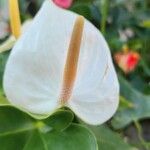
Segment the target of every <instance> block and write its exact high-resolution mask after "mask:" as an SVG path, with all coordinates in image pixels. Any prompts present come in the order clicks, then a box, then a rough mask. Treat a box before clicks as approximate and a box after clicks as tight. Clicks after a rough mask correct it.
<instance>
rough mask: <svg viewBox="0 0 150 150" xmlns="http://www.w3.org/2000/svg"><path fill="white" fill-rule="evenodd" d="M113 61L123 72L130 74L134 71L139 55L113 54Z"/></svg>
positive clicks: (130, 52)
mask: <svg viewBox="0 0 150 150" xmlns="http://www.w3.org/2000/svg"><path fill="white" fill-rule="evenodd" d="M114 58H115V61H116V63H117V64H118V66H119V67H120V68H121V69H122V70H123V71H124V72H125V73H130V72H132V71H134V70H135V68H136V66H137V64H138V62H139V60H140V55H139V54H138V53H137V52H133V51H129V52H118V53H117V54H115V57H114Z"/></svg>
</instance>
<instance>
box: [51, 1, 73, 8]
mask: <svg viewBox="0 0 150 150" xmlns="http://www.w3.org/2000/svg"><path fill="white" fill-rule="evenodd" d="M53 2H54V3H55V4H56V5H58V6H59V7H62V8H66V9H67V8H69V7H70V6H71V5H72V2H73V0H53Z"/></svg>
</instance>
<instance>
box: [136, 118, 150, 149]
mask: <svg viewBox="0 0 150 150" xmlns="http://www.w3.org/2000/svg"><path fill="white" fill-rule="evenodd" d="M134 124H135V127H136V129H137V133H138V138H139V140H140V142H141V144H142V145H143V147H144V148H145V150H149V146H148V144H147V142H146V141H145V140H144V138H143V137H142V127H141V125H140V123H139V122H138V121H134Z"/></svg>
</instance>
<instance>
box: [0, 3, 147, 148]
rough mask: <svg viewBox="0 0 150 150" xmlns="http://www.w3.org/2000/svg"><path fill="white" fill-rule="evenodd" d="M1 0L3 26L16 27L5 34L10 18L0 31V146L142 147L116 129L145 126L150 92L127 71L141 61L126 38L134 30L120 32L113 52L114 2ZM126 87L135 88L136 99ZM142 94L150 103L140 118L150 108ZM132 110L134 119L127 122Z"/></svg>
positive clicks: (145, 146) (129, 36) (0, 15)
mask: <svg viewBox="0 0 150 150" xmlns="http://www.w3.org/2000/svg"><path fill="white" fill-rule="evenodd" d="M0 5H1V6H3V7H1V6H0V8H3V9H1V11H0V25H1V21H3V22H5V24H7V26H10V27H9V29H8V28H7V34H4V32H5V30H4V23H3V32H0V33H2V34H0V35H2V36H0V145H1V146H0V147H1V148H0V149H1V150H120V149H122V150H136V148H137V147H136V146H135V145H131V144H129V143H127V142H126V141H125V140H124V139H123V138H122V136H120V135H119V134H117V133H115V132H114V131H113V130H112V129H120V128H123V127H126V126H127V125H129V124H130V123H131V122H134V123H135V125H136V127H138V129H139V126H140V125H139V124H138V122H137V120H138V119H140V118H144V117H149V106H150V105H149V102H148V101H147V100H148V99H149V97H147V96H145V95H142V94H141V93H139V92H138V91H136V90H134V89H132V86H131V85H130V84H129V83H128V82H127V81H126V79H125V78H124V77H123V74H124V75H125V76H128V75H129V74H130V73H133V72H134V71H135V70H136V67H137V66H138V64H139V61H140V60H141V56H140V54H139V53H138V52H134V48H129V47H130V45H129V44H127V43H123V41H122V40H124V39H125V40H126V41H127V40H128V39H129V38H132V37H133V36H134V35H135V33H133V31H132V30H131V29H126V30H125V31H123V29H120V30H118V33H119V36H120V41H122V43H123V44H122V45H121V46H122V52H116V53H115V54H114V53H112V51H111V50H110V48H109V46H108V43H109V45H110V46H112V42H111V41H110V38H108V36H107V32H106V30H107V28H106V27H107V23H108V22H109V21H110V20H111V19H110V20H109V15H108V14H109V9H108V8H109V6H110V3H109V1H108V0H101V1H99V0H86V1H82V0H81V1H79V0H76V1H73V0H44V1H41V0H38V1H36V2H34V1H33V2H29V1H25V0H20V1H19V0H8V1H7V2H6V1H3V0H0ZM35 6H36V7H37V8H36V7H35ZM31 8H32V10H31ZM4 10H9V13H8V14H7V13H2V12H4ZM32 12H36V13H32ZM4 14H5V17H4ZM6 14H7V15H6ZM99 14H100V15H101V16H100V15H99ZM4 18H5V19H4ZM97 22H99V23H97ZM110 22H111V21H110ZM99 27H100V28H101V29H100V28H99ZM5 29H6V28H5ZM99 29H100V30H99ZM8 33H9V34H8ZM125 36H126V37H125ZM125 45H126V49H125V48H124V47H125ZM127 45H128V46H127ZM113 59H114V60H115V64H116V68H117V66H119V68H117V69H120V71H122V72H121V73H118V74H117V72H116V69H115V67H114V63H113ZM143 64H144V63H143ZM147 71H148V70H147ZM120 86H121V96H120ZM122 89H123V92H122ZM124 91H126V92H128V93H130V92H131V93H132V94H131V101H128V100H127V99H130V96H129V95H130V94H128V96H129V98H128V97H126V96H124V95H126V92H125V93H124ZM137 97H143V99H144V102H147V108H146V109H145V111H144V112H143V113H142V114H141V115H139V114H138V113H137V114H138V115H137V116H136V111H138V110H140V111H142V110H143V109H142V108H143V107H144V106H143V105H141V101H140V100H141V98H137ZM134 98H137V101H138V102H135V100H134ZM119 100H120V105H121V106H119ZM135 103H137V105H136V104H135ZM144 104H145V103H144ZM135 106H136V107H135ZM142 106H143V107H142ZM141 107H142V108H141ZM128 108H130V109H131V111H133V112H132V114H134V115H135V117H132V115H128V119H127V120H125V119H124V118H126V115H127V114H128V112H126V111H127V109H128ZM122 113H123V114H125V115H121V114H122ZM114 115H115V116H114ZM113 116H114V117H113ZM120 116H121V117H122V118H121V117H120ZM123 119H124V120H123ZM120 120H121V121H120ZM106 122H107V123H106ZM139 136H140V135H139ZM140 140H141V139H140ZM142 141H143V142H142ZM141 142H142V144H141V145H142V146H143V147H144V148H148V146H147V143H146V142H145V141H144V140H143V139H142V140H141Z"/></svg>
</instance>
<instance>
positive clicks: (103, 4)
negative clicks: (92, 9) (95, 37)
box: [100, 0, 109, 34]
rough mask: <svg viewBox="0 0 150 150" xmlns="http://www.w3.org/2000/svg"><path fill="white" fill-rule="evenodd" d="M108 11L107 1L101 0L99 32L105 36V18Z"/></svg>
mask: <svg viewBox="0 0 150 150" xmlns="http://www.w3.org/2000/svg"><path fill="white" fill-rule="evenodd" d="M108 9H109V0H101V7H100V10H101V14H102V19H101V32H102V33H103V34H105V31H106V23H107V17H108Z"/></svg>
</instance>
